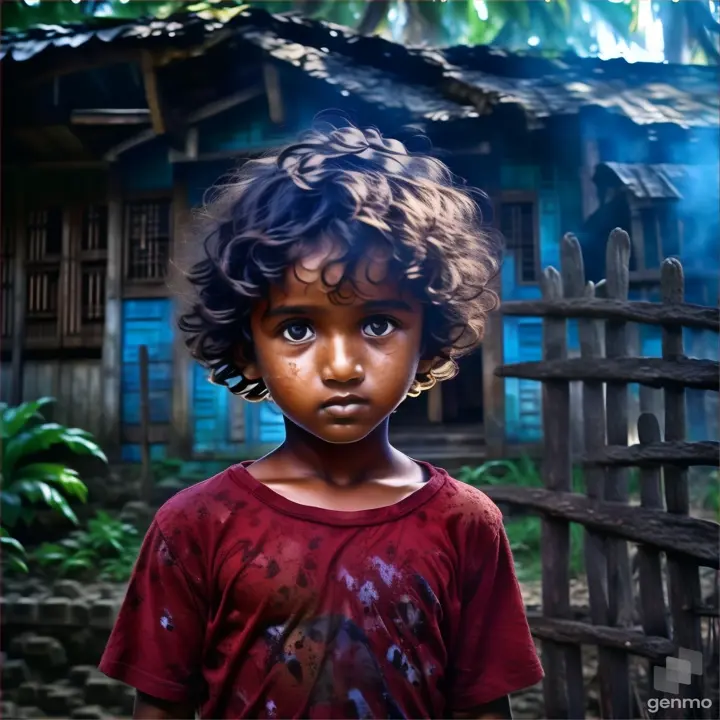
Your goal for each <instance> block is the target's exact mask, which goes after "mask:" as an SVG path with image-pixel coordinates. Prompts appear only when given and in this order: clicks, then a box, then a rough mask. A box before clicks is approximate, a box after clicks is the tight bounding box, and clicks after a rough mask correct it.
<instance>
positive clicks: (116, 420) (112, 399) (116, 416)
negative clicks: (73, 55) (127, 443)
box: [102, 167, 123, 459]
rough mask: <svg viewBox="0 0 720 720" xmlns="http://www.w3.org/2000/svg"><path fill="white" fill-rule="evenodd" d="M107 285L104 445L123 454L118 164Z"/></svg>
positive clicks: (111, 193) (111, 197)
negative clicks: (121, 431) (121, 435)
mask: <svg viewBox="0 0 720 720" xmlns="http://www.w3.org/2000/svg"><path fill="white" fill-rule="evenodd" d="M107 245H108V250H107V258H108V259H107V287H106V302H105V330H104V337H103V352H102V369H103V414H104V416H105V422H106V426H105V438H104V448H105V450H106V452H107V453H108V455H109V456H111V457H112V458H114V459H119V457H120V444H121V443H120V427H121V417H120V407H121V405H120V393H121V379H122V267H123V262H122V260H123V248H122V246H123V199H122V193H121V188H120V179H119V177H118V171H117V169H116V168H114V167H113V168H111V170H110V179H109V188H108V239H107Z"/></svg>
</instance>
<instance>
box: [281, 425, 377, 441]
mask: <svg viewBox="0 0 720 720" xmlns="http://www.w3.org/2000/svg"><path fill="white" fill-rule="evenodd" d="M293 422H294V424H295V425H297V426H298V427H300V428H302V429H303V430H304V431H305V432H306V433H308V434H310V435H313V436H314V437H316V438H318V440H322V441H323V442H326V443H328V444H330V445H352V444H353V443H357V442H360V441H361V440H364V439H365V438H366V437H367V436H368V435H370V433H372V432H373V430H375V429H376V428H377V427H378V426H379V425H380V424H381V423H377V424H375V425H371V424H368V423H367V422H358V421H357V420H350V419H348V420H344V421H343V420H336V421H334V422H331V423H322V425H320V426H318V425H316V424H314V423H308V424H305V423H299V422H296V421H293Z"/></svg>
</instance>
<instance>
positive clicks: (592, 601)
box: [486, 230, 720, 718]
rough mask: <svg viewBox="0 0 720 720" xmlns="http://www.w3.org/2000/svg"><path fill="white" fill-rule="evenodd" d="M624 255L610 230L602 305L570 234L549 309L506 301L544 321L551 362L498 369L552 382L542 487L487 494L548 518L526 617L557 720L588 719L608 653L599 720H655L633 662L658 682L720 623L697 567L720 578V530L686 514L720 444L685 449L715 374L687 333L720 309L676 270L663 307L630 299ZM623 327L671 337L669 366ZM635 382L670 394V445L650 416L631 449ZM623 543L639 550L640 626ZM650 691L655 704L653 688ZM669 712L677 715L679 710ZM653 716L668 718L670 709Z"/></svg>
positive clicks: (708, 325) (626, 244) (673, 265)
mask: <svg viewBox="0 0 720 720" xmlns="http://www.w3.org/2000/svg"><path fill="white" fill-rule="evenodd" d="M629 256H630V240H629V237H628V235H627V233H625V232H624V231H621V230H615V231H613V233H612V234H611V235H610V239H609V242H608V246H607V256H606V276H607V277H606V280H605V281H604V282H603V287H602V291H603V294H604V295H605V297H597V296H596V295H599V294H600V293H599V292H597V290H598V289H597V288H596V286H595V285H593V283H591V282H588V283H586V281H585V270H584V264H583V257H582V252H581V250H580V245H579V243H578V241H577V239H576V238H575V237H573V236H571V235H567V236H565V237H564V238H563V240H562V251H561V270H560V272H558V271H557V270H555V269H554V268H548V269H547V270H545V272H544V273H543V277H542V293H543V297H542V300H541V301H537V302H529V301H522V302H508V303H506V304H505V306H504V308H503V311H504V312H505V313H506V314H509V315H526V316H535V317H538V316H539V317H542V318H543V331H544V338H543V345H544V352H543V360H542V361H540V362H533V363H518V364H513V365H505V366H502V367H500V368H498V370H497V371H496V372H497V374H498V375H499V376H501V377H506V378H511V377H512V378H524V379H531V380H538V381H541V382H542V383H543V426H544V427H543V430H544V460H543V478H544V484H545V487H544V488H541V489H537V488H525V487H515V486H513V487H502V486H491V487H489V488H487V490H486V492H487V493H488V494H489V495H490V496H491V497H492V498H493V499H494V500H495V501H497V502H501V503H504V504H509V505H515V506H521V507H524V508H527V509H530V510H531V511H535V512H537V513H538V514H540V515H541V517H542V583H543V592H542V605H543V612H542V614H541V615H535V614H531V615H530V616H529V621H530V625H531V629H532V631H533V633H534V634H535V636H536V637H538V638H539V639H540V640H541V641H542V655H543V664H544V666H545V671H546V679H545V681H544V698H545V713H546V714H545V716H546V717H548V718H568V717H569V718H583V717H585V713H586V707H587V703H586V698H585V689H584V688H585V685H584V680H583V675H582V668H583V663H582V655H581V647H582V646H583V645H596V646H598V648H599V653H598V675H599V686H600V706H601V714H602V717H604V718H631V717H641V716H646V714H645V713H644V712H643V709H642V706H641V702H640V700H639V699H638V692H637V688H636V687H635V685H634V682H633V680H632V677H633V676H632V673H631V668H630V665H629V656H631V655H637V656H641V657H644V658H647V659H648V661H649V667H648V674H647V678H650V682H649V684H650V685H651V684H652V676H653V675H652V670H653V667H655V666H656V665H658V664H660V663H663V661H664V660H665V658H667V657H668V656H669V655H672V654H674V653H676V652H677V650H678V648H687V649H690V650H697V651H701V652H702V651H703V639H702V632H701V630H702V628H701V622H702V618H703V617H710V618H713V619H712V620H711V622H716V621H715V619H714V618H716V617H717V615H718V609H717V607H715V606H710V607H708V606H706V605H705V604H704V603H703V602H702V598H701V592H700V579H699V578H700V576H699V566H708V567H711V568H720V549H719V545H718V539H719V537H720V534H719V530H720V527H719V526H718V524H717V523H715V522H712V521H709V520H703V519H699V518H695V517H690V515H689V491H688V477H687V468H688V467H690V466H694V465H709V466H717V465H718V464H719V462H718V458H719V454H720V445H719V444H718V442H716V441H712V440H706V441H703V442H688V441H687V439H686V420H685V389H686V388H697V389H702V390H709V391H717V390H718V387H719V384H720V366H719V365H718V363H717V362H714V361H711V360H704V359H692V358H687V357H685V356H684V355H683V340H682V329H683V327H689V328H696V329H703V330H712V331H716V332H717V331H718V330H719V329H720V311H719V310H718V309H717V308H710V307H701V306H696V305H689V304H686V303H684V302H683V295H684V279H683V269H682V266H681V264H680V262H679V261H677V260H665V262H664V263H663V265H662V271H661V288H662V302H661V303H649V302H633V301H629V300H628V290H629V283H628V277H629ZM569 318H575V319H577V321H578V334H579V340H580V350H581V353H580V354H581V357H580V358H572V359H568V357H567V346H566V343H567V340H566V338H567V335H568V333H567V320H568V319H569ZM628 322H637V323H646V324H653V325H660V326H662V333H663V341H662V347H663V357H662V358H644V357H631V356H630V350H629V348H630V342H629V338H628V332H627V330H628V327H627V323H628ZM603 332H604V338H603V337H602V333H603ZM603 340H604V342H603ZM578 381H580V382H582V383H583V397H582V403H583V439H584V455H583V457H582V458H580V462H581V463H582V464H583V466H584V470H585V485H586V494H580V493H574V492H572V491H571V490H572V487H571V479H572V470H573V461H574V458H573V457H571V449H570V442H569V437H570V425H571V412H570V383H571V382H578ZM629 383H639V384H641V385H645V386H648V387H654V388H662V390H663V393H664V405H665V413H664V422H665V428H664V438H663V437H662V434H661V432H660V427H659V423H658V420H657V418H656V416H655V415H653V414H651V413H648V412H643V413H642V414H641V415H640V418H639V421H638V428H637V430H638V437H639V443H638V444H635V445H632V446H628V431H629V419H628V405H629V392H628V384H629ZM641 410H643V408H642V407H641ZM632 466H636V467H638V468H639V469H640V470H639V472H640V505H631V504H630V502H629V501H630V497H629V490H628V472H629V469H630V467H632ZM663 480H664V493H663ZM570 522H575V523H580V524H582V525H583V526H584V527H585V535H584V552H585V567H586V574H587V580H588V591H589V605H590V607H589V615H590V620H591V622H587V623H584V622H578V621H577V620H576V619H573V618H574V617H575V615H574V614H573V608H571V605H570V592H569V585H570V527H569V523H570ZM628 541H630V542H632V543H637V544H638V545H639V548H638V557H637V563H638V572H639V599H638V600H639V608H640V614H639V615H640V616H639V620H638V618H637V613H636V612H635V597H634V583H633V577H632V573H631V562H630V553H629V549H628ZM663 554H664V556H665V560H666V562H665V563H664V562H663ZM666 584H667V593H666V592H665V585H666ZM666 595H667V597H668V599H669V611H668V608H666V604H665V597H666ZM716 629H717V628H715V631H716ZM702 683H703V679H702V677H699V676H694V677H693V682H692V683H691V684H690V685H688V686H681V692H682V697H684V698H689V699H696V701H698V702H697V703H696V705H695V707H699V699H700V698H701V697H702V693H703V685H702ZM641 694H644V696H645V697H646V698H647V697H648V696H651V697H658V693H657V692H655V691H654V690H652V688H651V687H648V688H645V689H644V690H643V693H641ZM705 702H707V700H705ZM691 704H692V703H690V704H689V705H691ZM661 707H662V706H661ZM714 710H717V706H715V708H714ZM693 712H694V713H695V716H699V715H698V710H694V711H693V710H690V711H687V710H684V711H683V713H684V714H685V716H693ZM699 712H700V713H702V712H703V710H702V709H700V710H699ZM671 713H675V714H674V715H672V714H671V716H672V717H679V715H678V714H677V713H678V710H677V709H674V710H672V711H671ZM688 713H689V714H688ZM653 716H654V717H662V716H663V714H662V710H661V711H660V712H658V713H655V714H654V715H653Z"/></svg>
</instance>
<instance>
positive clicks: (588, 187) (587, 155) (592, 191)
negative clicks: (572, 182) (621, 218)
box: [580, 138, 600, 220]
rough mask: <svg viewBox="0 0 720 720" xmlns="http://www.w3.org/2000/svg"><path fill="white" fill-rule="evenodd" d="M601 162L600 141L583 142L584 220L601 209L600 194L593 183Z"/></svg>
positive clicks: (592, 139)
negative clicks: (596, 169)
mask: <svg viewBox="0 0 720 720" xmlns="http://www.w3.org/2000/svg"><path fill="white" fill-rule="evenodd" d="M599 162H600V151H599V149H598V141H597V140H595V139H594V138H586V139H584V140H582V166H581V170H580V183H581V188H582V209H583V218H585V219H586V220H587V218H589V217H590V216H591V215H592V214H593V213H594V212H595V211H596V210H597V209H598V207H599V205H600V203H599V201H598V193H597V189H596V188H595V183H594V182H593V175H594V172H595V168H596V167H597V166H598V163H599Z"/></svg>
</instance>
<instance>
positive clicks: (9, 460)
mask: <svg viewBox="0 0 720 720" xmlns="http://www.w3.org/2000/svg"><path fill="white" fill-rule="evenodd" d="M64 433H65V428H64V427H63V426H62V425H58V424H57V423H44V424H43V425H38V426H37V427H33V428H29V429H28V430H26V431H25V432H22V433H20V434H19V435H16V436H15V437H12V438H10V439H9V440H8V441H7V442H6V443H5V445H4V447H3V473H4V474H6V475H8V476H11V475H12V472H13V470H14V469H15V466H16V465H17V464H18V462H19V461H20V460H21V458H23V457H27V456H29V455H34V454H35V453H38V452H41V451H42V450H47V449H49V448H51V447H52V446H53V445H57V444H58V442H60V440H61V438H62V437H63V434H64Z"/></svg>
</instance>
